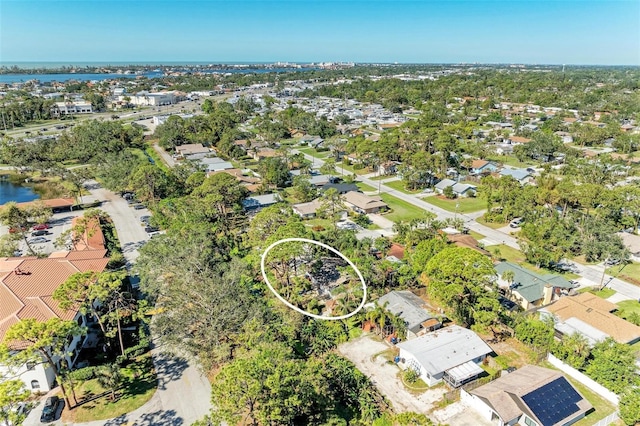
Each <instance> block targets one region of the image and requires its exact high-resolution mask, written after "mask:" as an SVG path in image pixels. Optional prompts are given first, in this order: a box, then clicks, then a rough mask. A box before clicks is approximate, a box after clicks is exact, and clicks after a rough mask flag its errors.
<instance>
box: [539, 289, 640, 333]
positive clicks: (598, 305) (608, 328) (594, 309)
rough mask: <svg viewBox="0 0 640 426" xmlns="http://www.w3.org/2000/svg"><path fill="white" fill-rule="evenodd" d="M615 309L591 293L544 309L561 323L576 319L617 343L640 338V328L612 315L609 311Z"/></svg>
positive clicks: (566, 299)
mask: <svg viewBox="0 0 640 426" xmlns="http://www.w3.org/2000/svg"><path fill="white" fill-rule="evenodd" d="M615 309H617V306H616V305H614V304H613V303H611V302H608V301H606V300H604V299H601V298H599V297H598V296H595V295H593V294H591V293H581V294H579V295H577V296H570V297H562V298H561V299H560V300H558V301H556V302H555V303H553V304H551V305H549V306H546V307H545V310H547V311H548V312H550V313H552V314H554V315H556V316H557V317H558V318H559V319H560V320H561V321H566V320H568V319H569V318H576V319H578V320H580V321H582V322H584V323H586V324H588V325H590V326H591V327H593V328H595V329H597V330H600V331H601V332H602V333H605V334H607V335H608V336H611V337H612V338H613V339H614V340H615V341H616V342H618V343H630V342H633V341H635V340H637V339H638V338H640V327H638V326H637V325H634V324H631V323H630V322H629V321H625V320H623V319H622V318H620V317H617V316H615V315H614V314H612V313H611V311H613V310H615Z"/></svg>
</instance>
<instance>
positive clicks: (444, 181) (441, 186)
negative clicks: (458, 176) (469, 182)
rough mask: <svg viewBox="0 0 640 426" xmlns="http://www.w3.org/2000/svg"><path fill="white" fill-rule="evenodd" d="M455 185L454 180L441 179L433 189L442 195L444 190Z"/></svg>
mask: <svg viewBox="0 0 640 426" xmlns="http://www.w3.org/2000/svg"><path fill="white" fill-rule="evenodd" d="M455 184H456V181H455V180H451V179H442V180H441V181H440V182H438V183H436V185H435V189H436V192H437V193H438V194H442V193H444V190H445V188H447V187H449V186H453V185H455Z"/></svg>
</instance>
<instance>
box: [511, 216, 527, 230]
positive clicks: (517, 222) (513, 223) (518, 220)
mask: <svg viewBox="0 0 640 426" xmlns="http://www.w3.org/2000/svg"><path fill="white" fill-rule="evenodd" d="M522 222H524V219H522V218H521V217H517V218H515V219H513V220H512V221H511V223H509V226H510V227H512V228H519V227H520V225H521V224H522Z"/></svg>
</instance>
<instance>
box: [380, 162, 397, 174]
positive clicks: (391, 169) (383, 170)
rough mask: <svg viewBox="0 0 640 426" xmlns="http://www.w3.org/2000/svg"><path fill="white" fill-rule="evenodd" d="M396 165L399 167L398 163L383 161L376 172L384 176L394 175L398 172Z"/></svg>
mask: <svg viewBox="0 0 640 426" xmlns="http://www.w3.org/2000/svg"><path fill="white" fill-rule="evenodd" d="M398 165H400V163H399V162H397V161H385V162H384V163H381V164H380V166H379V168H378V171H379V172H380V174H381V175H384V176H387V175H395V174H396V173H397V172H398Z"/></svg>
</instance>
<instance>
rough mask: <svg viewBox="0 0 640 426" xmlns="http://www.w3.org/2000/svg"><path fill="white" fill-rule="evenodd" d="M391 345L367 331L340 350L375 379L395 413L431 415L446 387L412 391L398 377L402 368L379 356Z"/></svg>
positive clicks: (339, 348) (343, 345)
mask: <svg viewBox="0 0 640 426" xmlns="http://www.w3.org/2000/svg"><path fill="white" fill-rule="evenodd" d="M389 348H391V346H390V345H388V344H386V343H383V342H381V341H379V340H376V339H374V338H373V337H372V335H371V334H365V335H364V336H362V337H359V338H358V339H355V340H352V341H349V342H347V343H343V344H342V345H340V346H338V351H339V352H340V353H341V354H342V355H344V356H345V357H346V358H348V359H349V360H350V361H351V362H353V363H354V364H355V365H356V367H357V368H358V370H360V371H361V372H362V373H364V374H365V375H366V376H367V377H369V378H370V379H371V380H372V381H373V383H374V384H375V386H376V387H377V388H378V390H379V391H380V393H381V394H382V395H384V396H385V397H386V398H387V399H388V400H389V401H390V402H391V405H392V406H393V409H394V411H395V412H397V413H402V412H404V411H413V412H416V413H422V414H429V412H430V410H431V409H433V407H434V406H435V404H436V402H437V401H439V400H440V399H441V398H442V395H444V393H445V392H446V389H445V388H444V387H438V388H436V389H429V390H427V391H425V392H422V393H420V394H413V393H411V392H409V391H408V390H407V388H406V387H405V386H404V385H403V384H402V381H401V379H400V377H399V373H400V368H398V366H396V365H395V364H389V363H387V359H385V358H384V357H382V356H380V355H378V354H380V353H381V352H383V351H385V350H387V349H389Z"/></svg>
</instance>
